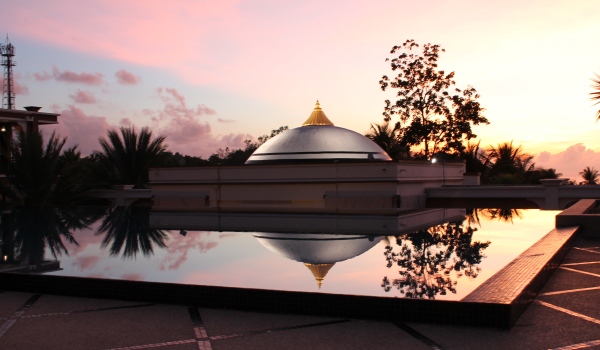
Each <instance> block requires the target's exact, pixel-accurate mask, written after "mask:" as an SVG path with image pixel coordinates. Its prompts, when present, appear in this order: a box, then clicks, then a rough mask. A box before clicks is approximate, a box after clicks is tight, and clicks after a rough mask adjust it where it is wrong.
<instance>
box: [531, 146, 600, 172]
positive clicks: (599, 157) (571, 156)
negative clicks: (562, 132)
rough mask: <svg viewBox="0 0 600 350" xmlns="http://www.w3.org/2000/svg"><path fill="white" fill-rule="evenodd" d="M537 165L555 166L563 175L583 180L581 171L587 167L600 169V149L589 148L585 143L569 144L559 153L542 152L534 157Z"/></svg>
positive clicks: (543, 166) (544, 166)
mask: <svg viewBox="0 0 600 350" xmlns="http://www.w3.org/2000/svg"><path fill="white" fill-rule="evenodd" d="M534 162H535V165H536V166H537V167H542V168H554V169H556V170H557V172H559V173H562V176H563V177H567V178H570V179H576V180H577V181H582V179H581V176H579V172H580V171H582V170H583V169H584V168H585V167H587V166H589V167H593V168H596V169H598V170H600V151H594V150H592V149H589V148H587V147H586V146H585V145H584V144H583V143H577V144H575V145H572V146H569V147H568V148H567V149H566V150H564V151H562V152H558V153H554V154H553V153H550V152H541V153H540V154H539V155H537V156H536V157H535V159H534Z"/></svg>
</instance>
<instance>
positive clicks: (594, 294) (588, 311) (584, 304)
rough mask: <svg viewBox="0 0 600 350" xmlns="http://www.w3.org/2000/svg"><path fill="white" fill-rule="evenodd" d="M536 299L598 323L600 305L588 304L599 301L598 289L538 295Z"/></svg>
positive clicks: (599, 320)
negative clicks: (587, 317) (590, 318)
mask: <svg viewBox="0 0 600 350" xmlns="http://www.w3.org/2000/svg"><path fill="white" fill-rule="evenodd" d="M599 285H600V284H599ZM538 299H539V300H541V301H544V302H548V303H550V304H552V305H556V306H558V307H561V308H565V309H568V310H571V311H573V312H576V313H580V314H583V315H585V316H589V317H592V318H595V319H596V320H598V322H599V323H600V307H595V305H590V303H598V301H600V290H592V291H582V292H576V293H568V294H559V295H551V296H539V297H538ZM599 327H600V325H599ZM598 337H599V338H600V333H599V334H598Z"/></svg>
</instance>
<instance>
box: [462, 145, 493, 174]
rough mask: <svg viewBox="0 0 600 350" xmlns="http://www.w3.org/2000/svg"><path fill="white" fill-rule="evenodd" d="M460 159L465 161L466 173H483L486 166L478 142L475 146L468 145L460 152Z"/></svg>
mask: <svg viewBox="0 0 600 350" xmlns="http://www.w3.org/2000/svg"><path fill="white" fill-rule="evenodd" d="M460 158H461V159H462V160H464V161H465V168H466V171H467V172H468V173H483V172H484V170H485V168H486V167H487V164H486V163H484V161H485V158H486V157H485V154H484V152H482V150H481V148H479V142H477V143H476V144H473V145H472V144H471V143H468V144H467V147H466V148H464V149H463V150H462V151H461V152H460Z"/></svg>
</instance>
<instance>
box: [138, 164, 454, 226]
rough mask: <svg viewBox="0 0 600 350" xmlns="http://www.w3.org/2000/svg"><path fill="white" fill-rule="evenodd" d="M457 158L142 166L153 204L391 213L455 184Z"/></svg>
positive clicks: (213, 208) (161, 207)
mask: <svg viewBox="0 0 600 350" xmlns="http://www.w3.org/2000/svg"><path fill="white" fill-rule="evenodd" d="M463 173H464V164H462V163H435V164H432V163H430V162H401V163H393V162H379V163H334V164H303V165H298V164H294V165H246V166H232V167H199V168H155V169H150V172H149V175H150V186H151V188H152V196H153V198H154V208H155V209H156V210H159V211H161V210H167V211H168V210H184V211H185V210H193V211H198V210H205V211H230V212H240V211H243V212H248V211H259V212H263V211H266V212H271V211H275V212H299V213H310V212H319V213H345V214H354V213H358V214H373V213H380V214H385V213H388V214H394V213H397V212H398V211H405V210H413V209H421V208H424V207H425V192H424V189H425V188H426V187H438V186H444V185H459V184H461V183H462V181H463Z"/></svg>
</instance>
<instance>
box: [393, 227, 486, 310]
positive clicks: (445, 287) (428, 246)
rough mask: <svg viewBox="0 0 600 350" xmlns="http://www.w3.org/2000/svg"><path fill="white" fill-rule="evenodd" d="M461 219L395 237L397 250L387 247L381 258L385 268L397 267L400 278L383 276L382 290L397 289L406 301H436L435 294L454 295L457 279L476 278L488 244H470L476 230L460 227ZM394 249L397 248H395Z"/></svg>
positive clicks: (477, 242)
mask: <svg viewBox="0 0 600 350" xmlns="http://www.w3.org/2000/svg"><path fill="white" fill-rule="evenodd" d="M463 222H464V220H461V221H454V222H448V223H445V224H442V225H435V226H432V227H430V228H428V229H423V230H419V231H415V232H412V233H409V234H404V235H401V236H398V237H396V245H397V247H392V246H391V245H388V246H386V247H385V251H384V255H385V258H386V261H387V267H388V268H391V267H392V266H398V267H399V268H400V269H399V271H398V273H399V275H400V277H398V278H392V279H390V278H388V277H387V276H384V278H383V281H382V284H381V287H382V288H383V289H384V290H385V291H386V292H389V291H390V290H392V289H397V290H398V291H399V292H400V293H401V294H403V295H404V296H405V297H407V298H419V299H423V298H427V299H435V297H436V295H438V294H439V295H446V294H447V293H448V292H450V293H456V284H457V281H456V280H453V276H452V272H454V273H455V275H456V276H457V278H458V277H461V276H463V275H465V276H467V277H468V278H476V277H477V275H478V274H479V271H480V268H479V267H478V265H479V264H480V263H481V260H482V259H483V258H484V257H485V256H484V255H483V251H484V250H485V249H486V248H487V247H488V246H489V245H490V242H479V241H476V242H472V238H473V232H474V231H475V229H473V228H471V227H469V226H467V227H463ZM394 248H396V249H394Z"/></svg>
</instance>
